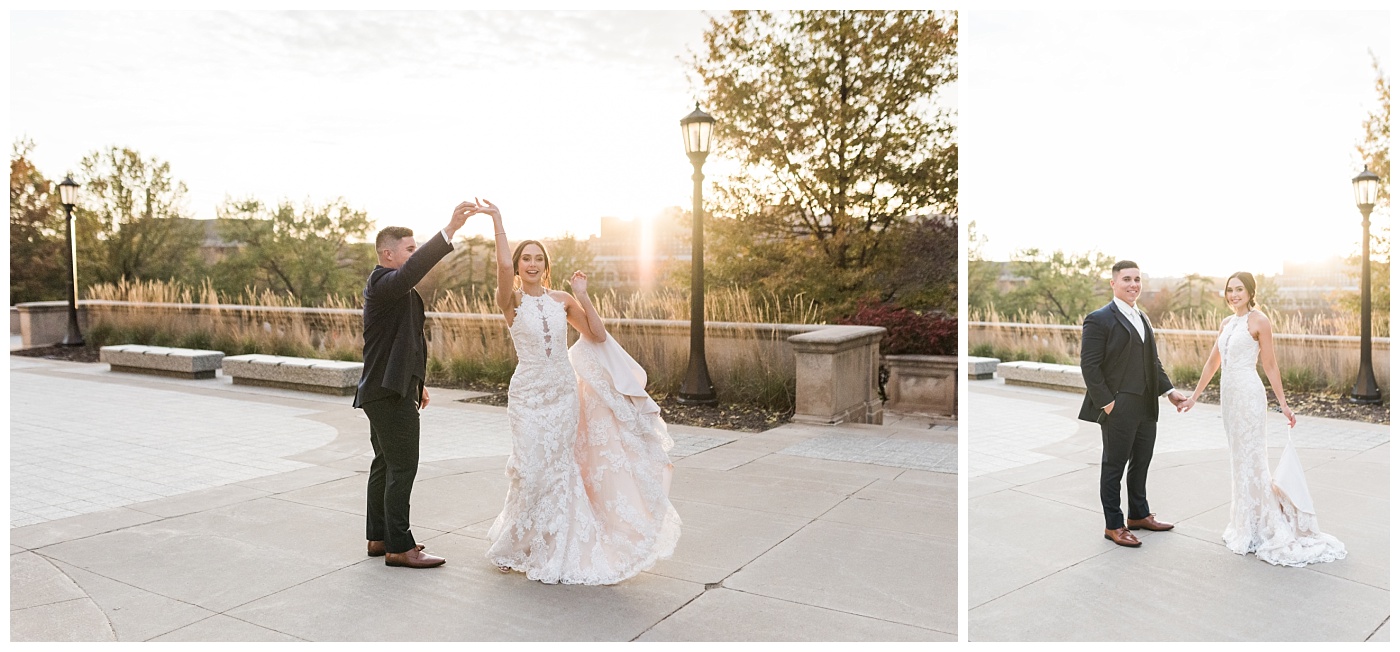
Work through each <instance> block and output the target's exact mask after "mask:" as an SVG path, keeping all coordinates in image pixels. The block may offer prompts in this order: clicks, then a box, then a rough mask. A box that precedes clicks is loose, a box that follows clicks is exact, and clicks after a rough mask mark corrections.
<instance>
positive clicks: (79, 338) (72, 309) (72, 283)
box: [58, 176, 84, 346]
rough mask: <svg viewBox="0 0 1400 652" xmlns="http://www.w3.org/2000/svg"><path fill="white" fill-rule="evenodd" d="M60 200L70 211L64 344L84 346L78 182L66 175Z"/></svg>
mask: <svg viewBox="0 0 1400 652" xmlns="http://www.w3.org/2000/svg"><path fill="white" fill-rule="evenodd" d="M58 198H59V202H61V203H62V204H63V210H64V211H65V212H67V213H68V281H69V283H68V335H66V336H64V338H63V342H62V344H63V346H82V345H83V344H84V342H83V333H82V331H80V330H79V329H78V241H77V240H76V239H74V238H73V205H74V204H76V203H78V183H77V182H76V181H74V180H73V177H71V176H68V177H64V178H63V181H62V182H60V183H59V184H58Z"/></svg>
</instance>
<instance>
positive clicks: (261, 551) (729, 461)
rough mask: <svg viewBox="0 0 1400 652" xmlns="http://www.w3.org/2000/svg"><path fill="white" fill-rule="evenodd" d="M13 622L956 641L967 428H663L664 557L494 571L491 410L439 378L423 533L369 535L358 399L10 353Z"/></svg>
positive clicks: (431, 414)
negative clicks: (667, 467) (415, 566)
mask: <svg viewBox="0 0 1400 652" xmlns="http://www.w3.org/2000/svg"><path fill="white" fill-rule="evenodd" d="M9 371H10V382H11V386H10V387H11V389H10V405H11V416H10V428H11V445H10V446H11V447H10V478H11V480H10V500H11V511H10V520H11V529H10V544H11V545H10V609H11V611H10V635H11V639H12V640H14V641H30V640H44V641H49V640H76V641H100V640H123V641H145V640H162V641H180V640H184V641H194V640H197V641H252V640H328V641H329V640H335V641H340V640H462V641H475V640H672V641H675V640H684V641H709V640H917V641H929V640H933V641H940V640H956V638H957V634H956V627H957V577H958V573H957V476H956V460H957V451H956V444H957V433H956V429H955V428H949V427H946V426H938V427H931V426H929V425H927V424H920V423H919V422H918V421H917V420H911V419H905V420H902V421H901V422H900V423H899V424H898V426H896V427H889V428H883V427H875V426H854V427H834V428H833V427H815V426H804V425H794V424H789V425H787V426H783V427H781V428H777V429H774V430H770V431H767V432H764V433H759V434H746V433H733V432H728V431H721V430H711V429H703V428H690V427H684V426H673V427H672V434H673V436H674V437H675V439H676V441H677V446H676V448H675V449H673V451H672V458H673V459H674V460H675V461H676V467H677V468H676V474H675V479H674V482H673V486H672V499H673V502H674V503H675V505H676V509H677V511H679V513H680V515H681V518H682V519H683V520H684V522H685V524H684V526H683V530H682V536H681V540H680V543H679V545H678V547H677V549H676V552H675V555H674V557H673V558H672V559H670V560H666V561H663V562H661V563H659V564H658V565H657V566H656V567H654V568H653V569H652V570H651V571H648V572H646V573H643V574H642V575H640V576H638V577H636V578H633V579H632V580H629V581H627V582H624V583H622V584H619V585H615V586H608V587H585V586H551V585H543V584H539V583H536V582H530V581H528V580H525V579H524V578H523V577H522V576H520V575H518V574H513V575H501V574H500V573H498V572H496V570H495V569H494V568H493V567H492V566H491V565H490V564H489V563H487V561H486V560H485V559H484V557H483V554H484V552H485V549H486V541H485V538H484V537H485V532H486V529H487V527H488V526H489V525H490V522H491V520H492V519H493V518H494V517H495V514H496V512H497V511H499V509H500V506H501V501H502V500H503V498H504V494H505V477H504V475H503V473H502V470H503V468H504V464H505V456H506V454H507V453H508V452H509V446H510V441H509V431H508V426H506V421H505V410H504V409H503V408H494V407H488V406H482V405H474V404H467V403H461V402H459V401H457V400H455V399H460V398H464V397H466V396H468V393H467V392H461V391H455V390H445V389H436V390H433V404H432V405H431V406H430V407H429V408H428V409H427V410H426V411H425V412H424V415H423V428H424V430H423V432H424V435H423V443H422V450H423V460H422V465H421V467H420V470H419V474H418V478H417V483H416V484H417V486H416V487H415V489H414V505H413V522H414V533H415V535H416V536H417V537H418V539H419V541H420V542H422V543H424V544H426V545H427V546H428V548H429V549H430V550H431V551H432V552H433V553H435V554H438V555H442V556H445V557H447V559H448V563H447V565H446V566H444V567H441V568H438V569H431V570H409V569H396V568H387V567H385V566H384V565H383V562H382V560H379V559H370V558H367V557H365V556H364V552H363V551H364V543H363V540H362V537H363V531H364V527H363V523H364V516H363V514H364V511H363V510H364V505H363V503H364V485H365V472H366V471H367V469H368V466H369V460H370V455H371V453H370V446H369V440H368V422H367V421H366V420H365V419H364V417H363V414H362V413H360V412H359V411H357V410H353V409H351V408H350V407H349V399H348V398H336V397H326V396H319V395H313V394H306V393H300V392H291V391H284V390H277V389H269V388H258V387H245V386H233V385H232V384H230V383H229V381H228V380H227V379H225V378H222V377H219V378H215V379H212V380H201V381H192V380H178V379H168V378H159V377H148V376H138V375H130V374H113V373H111V372H109V371H107V370H106V366H105V365H95V364H79V363H68V362H58V361H48V360H37V359H31V358H16V357H11V358H9Z"/></svg>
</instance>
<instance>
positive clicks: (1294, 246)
mask: <svg viewBox="0 0 1400 652" xmlns="http://www.w3.org/2000/svg"><path fill="white" fill-rule="evenodd" d="M961 37H962V38H961V42H960V60H961V62H962V77H961V82H962V83H961V86H960V88H959V95H960V104H961V106H960V117H961V120H960V133H959V136H960V142H959V148H960V165H961V187H960V193H959V204H960V205H959V209H960V212H961V215H962V217H963V219H964V220H976V222H977V228H978V230H979V231H980V232H981V233H983V234H985V235H986V236H987V237H988V239H989V241H988V243H987V244H986V245H985V255H986V256H987V257H989V258H993V259H1001V260H1005V259H1006V258H1007V257H1009V255H1010V254H1011V252H1013V251H1015V250H1017V249H1021V248H1026V247H1039V248H1041V249H1043V250H1054V249H1063V250H1066V251H1087V250H1090V249H1097V250H1099V251H1103V252H1105V253H1108V254H1109V255H1111V256H1114V257H1118V258H1131V259H1133V260H1135V261H1137V262H1138V263H1139V264H1141V265H1142V266H1143V270H1144V271H1145V272H1147V273H1149V274H1152V275H1154V276H1169V275H1179V274H1186V273H1190V272H1199V273H1204V274H1214V275H1223V274H1229V273H1230V272H1232V271H1234V270H1237V269H1249V270H1253V271H1256V272H1262V273H1276V272H1278V271H1280V270H1281V268H1282V264H1283V261H1284V260H1296V261H1311V260H1319V259H1323V258H1328V257H1332V256H1338V255H1341V256H1346V255H1350V254H1352V253H1354V252H1356V251H1359V249H1358V246H1359V243H1360V240H1361V216H1360V213H1359V211H1358V210H1357V208H1356V204H1355V202H1354V201H1353V199H1352V191H1351V183H1350V180H1351V178H1352V177H1353V176H1355V175H1356V174H1357V173H1359V172H1360V171H1361V163H1360V157H1359V156H1358V155H1357V154H1356V152H1355V145H1356V144H1357V143H1358V142H1359V141H1360V140H1361V137H1362V127H1361V123H1362V120H1363V119H1364V118H1365V116H1366V113H1367V112H1368V110H1370V109H1371V108H1372V107H1374V106H1375V105H1376V104H1377V101H1376V93H1375V90H1374V88H1373V86H1374V73H1373V71H1372V68H1371V58H1370V55H1368V54H1367V50H1368V49H1370V50H1371V51H1373V52H1375V54H1376V56H1377V57H1379V59H1380V62H1381V66H1382V68H1383V69H1385V71H1386V72H1387V74H1389V73H1391V72H1392V70H1391V65H1390V63H1389V62H1390V60H1391V59H1390V47H1389V45H1390V18H1389V14H1387V13H1385V12H1375V11H1372V12H1341V11H1337V12H1328V11H1311V12H1200V11H1190V12H1172V11H1152V12H1108V11H1092V12H1066V11H1057V12H988V11H981V12H976V11H968V12H963V14H962V34H961ZM1374 217H1376V216H1373V221H1374ZM1387 222H1388V220H1387Z"/></svg>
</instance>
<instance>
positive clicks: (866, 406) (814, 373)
mask: <svg viewBox="0 0 1400 652" xmlns="http://www.w3.org/2000/svg"><path fill="white" fill-rule="evenodd" d="M884 335H885V329H883V328H881V327H879V326H830V327H827V328H823V329H821V330H817V331H812V332H810V333H802V334H800V335H793V336H792V337H789V338H788V343H790V344H792V349H793V354H794V355H795V356H796V358H797V409H796V412H795V414H793V417H792V420H793V421H796V422H798V423H818V424H837V423H873V424H879V423H881V422H882V421H883V420H884V410H883V407H882V406H881V403H880V394H879V389H878V383H879V373H880V338H882V337H884Z"/></svg>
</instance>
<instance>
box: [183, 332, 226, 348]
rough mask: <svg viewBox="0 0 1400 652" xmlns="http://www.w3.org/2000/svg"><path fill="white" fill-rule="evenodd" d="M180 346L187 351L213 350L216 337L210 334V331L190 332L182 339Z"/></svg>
mask: <svg viewBox="0 0 1400 652" xmlns="http://www.w3.org/2000/svg"><path fill="white" fill-rule="evenodd" d="M180 346H182V347H184V348H186V349H213V348H214V337H213V336H212V335H210V334H209V331H205V330H197V331H190V332H188V333H185V336H184V337H182V338H180ZM216 350H217V349H216Z"/></svg>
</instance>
